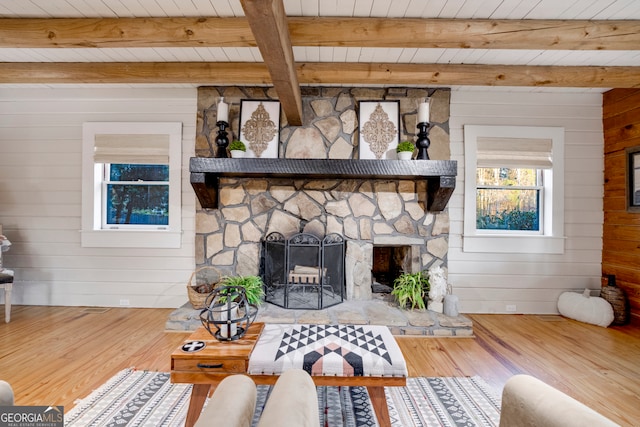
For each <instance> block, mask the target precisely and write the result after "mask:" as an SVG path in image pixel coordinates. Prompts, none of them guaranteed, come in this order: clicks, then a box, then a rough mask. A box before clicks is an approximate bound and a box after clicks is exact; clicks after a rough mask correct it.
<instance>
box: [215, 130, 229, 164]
mask: <svg viewBox="0 0 640 427" xmlns="http://www.w3.org/2000/svg"><path fill="white" fill-rule="evenodd" d="M216 126H218V136H216V157H218V158H226V157H227V146H228V145H229V138H228V137H227V131H226V129H227V128H228V127H229V123H227V122H223V121H219V122H217V123H216Z"/></svg>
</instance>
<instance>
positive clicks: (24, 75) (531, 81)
mask: <svg viewBox="0 0 640 427" xmlns="http://www.w3.org/2000/svg"><path fill="white" fill-rule="evenodd" d="M296 74H297V75H298V81H299V82H300V84H308V85H317V84H371V85H422V86H424V85H446V86H449V85H473V86H536V87H593V88H610V87H618V88H638V87H640V67H556V66H519V65H464V64H463V65H457V64H383V63H373V64H370V63H366V64H365V63H343V62H341V63H325V62H322V63H299V64H296ZM0 83H10V84H37V83H43V84H55V83H75V84H78V83H121V84H135V83H191V84H202V85H271V84H273V82H272V81H271V77H270V73H269V70H268V69H267V67H266V66H265V65H264V64H262V63H252V62H218V63H207V62H139V63H132V62H117V63H109V62H104V63H100V64H99V66H98V65H97V64H93V63H84V62H83V63H67V62H58V63H50V62H47V63H22V62H3V63H0Z"/></svg>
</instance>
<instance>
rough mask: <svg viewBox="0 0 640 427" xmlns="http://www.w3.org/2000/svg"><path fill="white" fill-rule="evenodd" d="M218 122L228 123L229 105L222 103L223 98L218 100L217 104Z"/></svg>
mask: <svg viewBox="0 0 640 427" xmlns="http://www.w3.org/2000/svg"><path fill="white" fill-rule="evenodd" d="M218 121H219V122H227V123H229V104H226V103H225V102H224V98H220V102H219V103H218Z"/></svg>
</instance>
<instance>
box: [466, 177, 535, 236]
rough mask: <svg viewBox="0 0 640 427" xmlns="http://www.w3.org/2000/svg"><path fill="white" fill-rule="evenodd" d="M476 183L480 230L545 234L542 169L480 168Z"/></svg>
mask: <svg viewBox="0 0 640 427" xmlns="http://www.w3.org/2000/svg"><path fill="white" fill-rule="evenodd" d="M476 182H477V184H476V185H477V186H476V229H478V230H505V231H511V230H515V231H537V232H540V231H541V230H540V224H541V223H542V221H541V212H542V210H541V200H543V198H542V191H543V186H542V174H541V173H540V170H539V169H522V168H507V167H501V168H488V167H479V168H477V169H476Z"/></svg>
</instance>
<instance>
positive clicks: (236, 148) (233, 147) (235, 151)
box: [229, 140, 247, 158]
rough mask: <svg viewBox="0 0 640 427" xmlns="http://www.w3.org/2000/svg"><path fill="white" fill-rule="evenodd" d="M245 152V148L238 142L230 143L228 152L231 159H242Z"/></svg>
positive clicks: (242, 143)
mask: <svg viewBox="0 0 640 427" xmlns="http://www.w3.org/2000/svg"><path fill="white" fill-rule="evenodd" d="M246 151H247V147H246V146H245V145H244V142H242V141H240V140H235V141H231V144H229V152H230V153H231V157H233V158H238V157H244V153H245V152H246Z"/></svg>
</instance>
